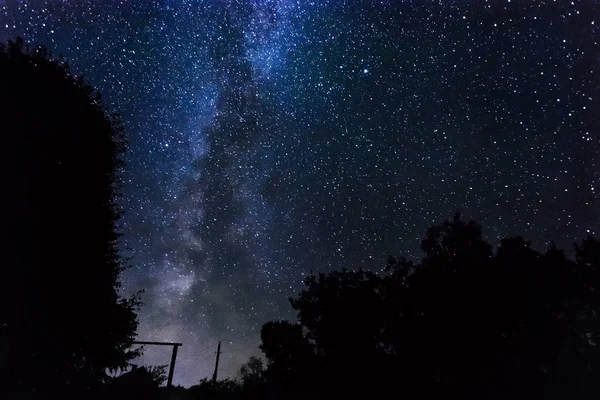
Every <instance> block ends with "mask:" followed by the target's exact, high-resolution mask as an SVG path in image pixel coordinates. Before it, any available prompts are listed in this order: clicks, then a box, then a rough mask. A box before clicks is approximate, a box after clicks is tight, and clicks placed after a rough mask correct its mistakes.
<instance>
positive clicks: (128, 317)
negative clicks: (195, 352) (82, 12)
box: [0, 39, 139, 393]
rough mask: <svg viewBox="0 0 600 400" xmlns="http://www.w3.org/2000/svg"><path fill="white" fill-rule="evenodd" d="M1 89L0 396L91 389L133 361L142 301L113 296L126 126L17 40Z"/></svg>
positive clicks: (6, 53) (81, 85) (1, 50)
mask: <svg viewBox="0 0 600 400" xmlns="http://www.w3.org/2000/svg"><path fill="white" fill-rule="evenodd" d="M0 87H2V90H1V91H0V124H1V125H0V126H1V129H0V131H1V132H2V141H3V146H2V148H3V150H4V151H3V156H2V161H1V162H2V168H0V174H1V177H2V181H3V183H4V185H5V188H6V191H5V193H4V194H3V196H1V200H0V201H1V202H2V203H1V204H2V209H3V210H5V218H4V221H3V224H2V240H1V243H2V254H3V263H2V273H3V282H4V285H3V288H2V290H1V291H0V293H1V294H0V296H1V298H0V343H1V345H0V346H2V348H1V351H0V354H1V356H0V357H1V358H0V380H1V382H0V387H1V389H0V390H4V391H19V392H24V391H31V392H35V393H44V392H50V391H56V390H63V389H65V388H66V387H88V386H90V385H92V384H94V383H96V382H99V381H102V380H103V379H104V378H105V376H106V370H107V369H116V368H120V367H121V368H122V367H125V366H126V365H127V363H128V361H129V360H130V359H132V358H133V357H135V356H136V354H137V352H136V351H132V352H129V351H128V348H129V347H130V344H131V341H132V340H133V339H134V337H135V333H136V329H137V318H136V314H135V310H136V308H137V307H138V305H139V298H138V297H137V296H134V297H132V298H129V299H124V298H120V297H119V294H118V289H119V287H120V282H119V274H120V273H121V272H122V271H123V270H124V268H125V267H126V264H125V261H124V260H123V259H122V258H121V256H120V255H119V251H118V248H117V239H118V233H117V228H118V225H117V222H118V219H119V217H120V215H121V211H120V209H119V208H118V207H117V205H116V203H115V198H116V196H118V194H119V188H120V177H119V174H118V172H119V169H120V168H121V167H122V165H123V163H122V161H121V155H122V153H123V151H124V149H125V140H124V137H123V129H122V126H121V124H120V123H119V120H118V118H117V117H116V116H115V115H110V114H109V113H108V110H107V109H106V108H105V107H104V106H103V105H102V102H101V98H100V95H99V94H98V93H97V92H96V91H95V90H94V89H93V88H92V87H90V86H89V85H87V84H86V83H85V81H84V80H83V78H81V77H76V76H75V75H73V74H72V73H71V71H70V69H69V66H68V65H67V64H66V63H65V62H64V61H63V60H62V59H55V58H53V57H52V55H51V53H50V52H49V51H48V50H46V49H45V48H42V47H36V48H33V49H30V48H29V47H28V46H26V45H25V44H24V42H23V40H22V39H17V40H16V41H15V42H8V44H7V45H2V46H1V47H0Z"/></svg>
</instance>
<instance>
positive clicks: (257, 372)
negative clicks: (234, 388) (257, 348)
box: [240, 357, 265, 386]
mask: <svg viewBox="0 0 600 400" xmlns="http://www.w3.org/2000/svg"><path fill="white" fill-rule="evenodd" d="M264 373H265V370H264V365H263V361H262V360H261V359H260V358H258V357H250V358H249V359H248V362H246V363H245V364H244V365H242V367H241V368H240V378H241V380H242V384H243V385H244V386H251V385H253V386H255V385H260V384H262V383H263V382H264V380H265V378H264Z"/></svg>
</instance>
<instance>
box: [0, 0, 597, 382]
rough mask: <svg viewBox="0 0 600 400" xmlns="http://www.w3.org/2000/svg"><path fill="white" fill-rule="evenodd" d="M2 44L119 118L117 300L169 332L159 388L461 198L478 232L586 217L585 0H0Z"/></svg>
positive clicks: (591, 53)
mask: <svg viewBox="0 0 600 400" xmlns="http://www.w3.org/2000/svg"><path fill="white" fill-rule="evenodd" d="M16 36H23V37H24V38H25V39H26V40H27V41H29V42H32V43H40V44H43V45H45V46H47V47H50V48H51V49H53V50H54V53H55V54H57V55H58V54H61V55H63V56H64V57H66V58H67V60H68V61H69V62H70V64H71V66H72V69H73V70H74V72H76V73H78V74H82V75H84V76H85V77H86V79H87V81H88V82H89V83H91V84H92V85H94V86H95V87H96V88H97V89H98V90H99V91H100V92H101V93H102V94H103V95H104V100H105V102H106V104H107V105H109V106H110V108H111V109H112V110H114V111H117V112H119V113H120V114H121V116H122V120H123V122H124V124H125V127H126V132H127V137H128V140H129V150H128V153H127V155H126V161H127V167H126V169H125V170H124V171H123V178H124V180H125V186H124V189H123V193H122V196H121V198H120V200H119V202H120V204H121V205H122V207H123V209H124V211H125V215H124V218H123V220H122V231H123V233H124V236H123V240H122V249H123V254H124V255H126V256H131V257H132V260H131V264H132V267H131V268H130V269H129V270H128V271H127V272H126V273H125V275H124V277H123V281H124V293H125V294H126V293H133V292H135V291H136V290H139V289H142V288H144V289H145V290H146V292H145V294H144V296H143V300H144V302H145V305H144V306H143V308H142V309H141V310H140V313H139V317H140V332H139V339H140V340H159V341H177V342H183V347H182V348H181V349H180V350H179V355H178V363H177V367H176V371H175V379H174V383H175V384H182V385H186V386H189V385H191V384H194V383H196V382H197V381H198V380H199V379H200V378H202V377H206V376H210V375H211V374H212V369H213V366H214V358H215V351H216V343H217V341H219V340H221V341H222V342H223V347H222V350H223V354H222V357H221V367H220V370H219V372H220V375H221V376H235V374H236V371H237V370H238V369H239V367H240V365H241V364H242V363H243V362H244V361H246V359H247V358H248V357H249V356H251V355H255V354H258V353H259V351H258V349H257V345H258V343H259V331H260V327H261V325H262V324H263V323H264V322H266V321H268V320H271V319H279V318H291V317H293V314H292V310H291V309H290V307H289V304H288V301H287V298H288V297H289V296H293V295H294V294H296V293H297V292H298V291H299V290H300V288H301V283H302V280H303V278H304V276H305V275H306V274H307V273H308V272H309V271H311V270H312V271H327V270H331V269H333V268H338V267H342V266H346V267H349V268H353V267H359V266H362V267H365V268H371V269H376V270H377V269H380V268H381V267H382V266H383V265H384V261H385V260H386V258H387V257H388V255H392V254H393V255H402V256H405V257H407V258H415V257H420V254H419V251H418V248H419V241H420V239H421V237H422V235H423V233H424V231H425V229H426V228H427V227H428V226H429V225H431V224H433V223H439V222H441V221H442V220H443V219H445V218H447V217H450V216H451V215H452V213H453V212H454V211H455V210H461V211H462V212H463V214H464V215H465V216H467V217H472V218H475V219H476V220H477V221H478V222H480V223H481V224H482V225H483V226H484V233H485V235H486V237H487V238H488V239H489V240H490V241H491V242H492V243H497V242H498V240H499V238H502V237H504V236H507V235H514V234H522V235H524V236H525V237H526V238H527V239H529V240H531V241H532V242H533V243H534V244H535V245H536V246H538V247H540V248H543V247H544V246H546V245H547V244H548V243H549V241H550V240H555V241H556V242H557V244H558V245H560V246H570V244H571V243H572V241H573V240H574V239H575V238H583V237H584V236H585V235H586V234H587V233H594V230H595V229H597V228H598V221H599V217H600V208H599V206H600V197H599V193H600V165H599V164H598V163H599V162H600V154H599V150H600V146H599V144H600V143H599V134H600V130H599V128H600V47H599V46H600V44H599V41H600V3H598V2H596V1H592V0H587V1H583V0H582V1H568V0H554V1H551V0H547V1H539V0H521V1H519V0H477V1H475V0H473V1H467V0H454V1H451V0H448V1H446V0H438V1H426V0H406V1H399V0H398V1H393V0H388V1H367V0H364V1H359V0H354V1H351V0H346V1H341V0H339V1H336V0H329V1H327V0H229V1H226V0H154V1H146V0H49V1H43V0H29V1H27V0H0V40H2V41H6V40H8V39H11V38H15V37H16ZM82 151H89V150H84V149H82ZM169 358H170V350H169V349H168V348H165V349H162V348H151V347H147V348H146V354H145V355H144V356H143V357H142V359H141V360H140V363H147V364H167V363H168V362H169Z"/></svg>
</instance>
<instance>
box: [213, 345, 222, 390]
mask: <svg viewBox="0 0 600 400" xmlns="http://www.w3.org/2000/svg"><path fill="white" fill-rule="evenodd" d="M220 355H221V342H220V341H219V345H218V346H217V362H216V363H215V373H214V374H213V382H216V381H217V371H218V370H219V356H220Z"/></svg>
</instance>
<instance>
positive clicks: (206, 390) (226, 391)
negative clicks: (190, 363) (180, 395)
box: [186, 378, 241, 400]
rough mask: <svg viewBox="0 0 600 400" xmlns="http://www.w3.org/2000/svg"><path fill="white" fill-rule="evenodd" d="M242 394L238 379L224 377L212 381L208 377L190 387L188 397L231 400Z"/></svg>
mask: <svg viewBox="0 0 600 400" xmlns="http://www.w3.org/2000/svg"><path fill="white" fill-rule="evenodd" d="M240 395H241V388H240V385H239V383H238V382H237V381H234V380H232V379H223V380H220V381H216V382H215V381H212V380H209V379H207V378H203V379H201V380H200V383H199V384H198V385H195V386H192V387H190V389H189V390H188V396H187V397H186V398H188V399H214V400H229V399H237V398H239V397H240Z"/></svg>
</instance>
